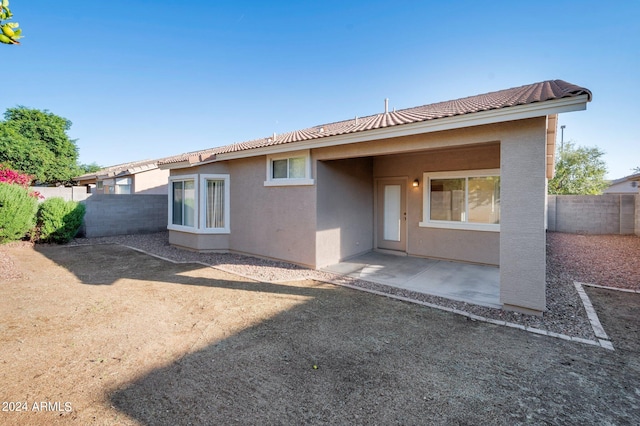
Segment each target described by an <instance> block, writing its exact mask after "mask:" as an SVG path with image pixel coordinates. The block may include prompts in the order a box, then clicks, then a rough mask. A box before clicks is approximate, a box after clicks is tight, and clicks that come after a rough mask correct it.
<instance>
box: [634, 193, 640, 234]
mask: <svg viewBox="0 0 640 426" xmlns="http://www.w3.org/2000/svg"><path fill="white" fill-rule="evenodd" d="M635 223H636V231H635V232H636V235H638V236H640V195H636V219H635Z"/></svg>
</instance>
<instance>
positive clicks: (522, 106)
mask: <svg viewBox="0 0 640 426" xmlns="http://www.w3.org/2000/svg"><path fill="white" fill-rule="evenodd" d="M590 100H591V92H590V91H589V90H588V89H585V88H583V87H579V86H576V85H574V84H570V83H567V82H565V81H562V80H552V81H544V82H540V83H534V84H529V85H526V86H522V87H516V88H512V89H507V90H501V91H497V92H492V93H486V94H482V95H477V96H471V97H467V98H463V99H457V100H452V101H447V102H439V103H435V104H430V105H424V106H419V107H415V108H408V109H403V110H398V111H395V110H393V111H389V110H388V108H387V106H386V105H387V103H386V102H385V110H384V111H383V112H381V113H379V114H376V115H371V116H367V117H355V118H353V119H350V120H346V121H340V122H336V123H330V124H323V125H318V126H314V127H310V128H307V129H303V130H297V131H293V132H290V133H285V134H279V135H277V134H273V135H271V136H269V137H265V138H262V139H257V140H253V141H249V142H242V143H236V144H233V145H228V146H223V147H218V148H212V149H206V150H202V151H197V152H192V153H187V154H183V155H178V156H174V157H168V158H165V159H163V160H162V161H159V167H160V168H163V169H168V170H170V172H171V175H170V177H169V188H170V189H169V203H168V204H169V206H168V209H169V223H168V229H169V242H170V243H171V244H172V245H175V246H179V247H184V248H187V249H191V250H197V251H230V252H238V253H246V254H251V255H257V256H263V257H268V258H273V259H281V260H286V261H288V262H293V263H296V264H300V265H306V266H309V267H312V268H321V267H324V266H327V265H331V264H335V263H337V262H339V261H341V260H344V259H347V258H349V257H353V256H355V255H358V254H362V253H365V252H368V251H371V250H381V251H389V252H396V253H402V254H406V255H410V256H422V257H429V258H437V259H450V260H455V261H460V262H472V263H478V264H488V265H497V266H499V267H500V302H501V304H502V306H503V307H504V308H505V309H512V310H518V311H521V312H527V313H534V314H541V313H542V312H543V311H545V309H546V300H545V287H546V277H545V270H546V267H545V254H546V249H545V243H546V236H545V218H546V199H547V179H549V178H551V177H552V175H553V173H554V152H555V139H556V128H557V114H559V113H563V112H569V111H578V110H584V109H586V105H587V102H589V101H590Z"/></svg>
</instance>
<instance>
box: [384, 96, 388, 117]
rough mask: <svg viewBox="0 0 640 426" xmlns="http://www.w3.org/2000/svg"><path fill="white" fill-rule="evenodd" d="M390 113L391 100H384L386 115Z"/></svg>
mask: <svg viewBox="0 0 640 426" xmlns="http://www.w3.org/2000/svg"><path fill="white" fill-rule="evenodd" d="M388 112H389V98H386V99H385V100H384V113H385V114H386V113H388Z"/></svg>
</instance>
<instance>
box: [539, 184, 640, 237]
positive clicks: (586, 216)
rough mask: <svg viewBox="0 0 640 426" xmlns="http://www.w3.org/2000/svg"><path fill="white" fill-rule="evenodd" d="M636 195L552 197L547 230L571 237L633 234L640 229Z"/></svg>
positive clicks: (550, 196)
mask: <svg viewBox="0 0 640 426" xmlns="http://www.w3.org/2000/svg"><path fill="white" fill-rule="evenodd" d="M637 198H638V197H636V196H635V195H613V194H603V195H549V197H548V210H547V214H548V216H549V217H548V220H547V223H548V229H549V230H550V231H557V232H567V233H572V234H633V233H636V232H638V231H640V229H638V225H640V223H639V221H640V219H639V218H638V214H640V209H638V208H637V207H636V206H637V205H638V200H637Z"/></svg>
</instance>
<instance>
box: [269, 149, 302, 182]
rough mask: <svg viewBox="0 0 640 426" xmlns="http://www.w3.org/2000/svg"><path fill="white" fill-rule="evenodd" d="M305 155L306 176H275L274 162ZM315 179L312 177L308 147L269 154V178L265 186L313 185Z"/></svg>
mask: <svg viewBox="0 0 640 426" xmlns="http://www.w3.org/2000/svg"><path fill="white" fill-rule="evenodd" d="M300 157H304V161H305V168H304V169H305V174H304V178H293V179H291V178H274V177H273V162H274V161H276V160H287V159H290V158H300ZM313 184H314V180H313V179H312V178H311V154H310V152H309V150H308V149H305V150H302V151H293V152H283V153H281V154H273V155H267V179H266V180H265V181H264V186H291V185H313Z"/></svg>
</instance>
